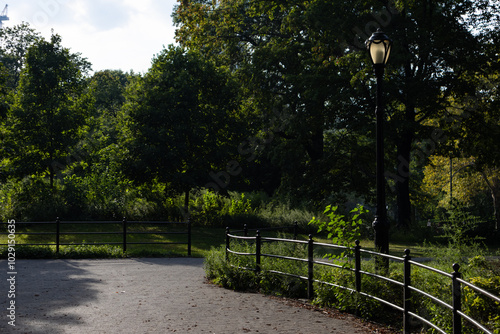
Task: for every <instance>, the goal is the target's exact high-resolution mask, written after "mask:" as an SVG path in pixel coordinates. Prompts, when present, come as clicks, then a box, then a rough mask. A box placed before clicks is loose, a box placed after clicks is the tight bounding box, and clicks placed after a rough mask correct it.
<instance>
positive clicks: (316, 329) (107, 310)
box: [0, 258, 388, 334]
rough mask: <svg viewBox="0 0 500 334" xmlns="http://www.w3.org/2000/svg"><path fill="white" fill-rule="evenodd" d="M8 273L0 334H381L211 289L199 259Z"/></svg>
mask: <svg viewBox="0 0 500 334" xmlns="http://www.w3.org/2000/svg"><path fill="white" fill-rule="evenodd" d="M15 270H16V274H15V275H13V276H15V277H14V278H15V285H14V286H11V285H10V283H13V281H11V282H9V281H8V279H9V278H11V276H12V275H8V272H9V269H8V267H7V261H5V260H0V279H1V282H0V316H1V317H0V333H23V334H24V333H36V334H47V333H51V334H58V333H85V334H90V333H125V334H128V333H130V334H138V333H228V334H229V333H230V334H239V333H304V334H305V333H307V334H309V333H311V334H312V333H315V334H316V333H346V334H353V333H363V334H364V333H380V329H377V328H375V327H374V326H372V325H369V324H365V323H363V322H362V321H360V320H359V319H356V318H354V317H351V316H346V315H343V316H341V317H332V316H331V315H328V314H326V312H318V311H315V310H313V309H311V308H305V307H300V306H297V305H292V304H293V303H289V302H286V301H283V300H280V299H278V298H270V297H266V296H263V295H260V294H253V293H237V292H233V291H229V290H225V289H222V288H219V287H216V286H214V285H212V284H209V283H207V282H206V280H205V279H204V271H203V259H194V258H173V259H172V258H167V259H164V258H162V259H119V260H17V262H16V268H15ZM12 288H15V297H13V296H12V295H11V296H10V297H9V290H10V289H12ZM12 301H15V304H14V305H15V327H13V326H11V325H9V323H8V322H9V321H11V319H9V317H8V315H9V312H10V311H9V310H7V308H8V307H9V305H10V302H12ZM384 332H385V331H384ZM385 333H388V332H385Z"/></svg>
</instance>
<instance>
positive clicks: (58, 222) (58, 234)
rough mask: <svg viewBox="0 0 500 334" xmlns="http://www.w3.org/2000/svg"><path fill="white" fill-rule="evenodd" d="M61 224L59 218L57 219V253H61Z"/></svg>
mask: <svg viewBox="0 0 500 334" xmlns="http://www.w3.org/2000/svg"><path fill="white" fill-rule="evenodd" d="M60 225H61V222H60V221H59V217H57V218H56V253H59V236H60V232H61V227H60Z"/></svg>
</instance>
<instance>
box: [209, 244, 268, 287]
mask: <svg viewBox="0 0 500 334" xmlns="http://www.w3.org/2000/svg"><path fill="white" fill-rule="evenodd" d="M235 249H238V250H239V251H244V250H245V249H246V250H248V249H249V246H248V245H245V244H240V245H239V247H236V248H235ZM254 267H255V261H253V263H252V259H250V258H249V257H239V258H235V259H234V261H232V262H227V261H226V260H225V247H222V246H221V247H219V248H217V249H216V248H212V249H211V250H210V252H209V253H208V254H207V256H206V257H205V273H206V276H207V278H208V279H210V280H213V282H214V283H216V284H219V285H221V286H223V287H225V288H229V289H233V290H242V291H252V290H255V289H256V288H257V286H258V278H257V275H255V273H254V272H253V271H251V270H242V269H240V268H254Z"/></svg>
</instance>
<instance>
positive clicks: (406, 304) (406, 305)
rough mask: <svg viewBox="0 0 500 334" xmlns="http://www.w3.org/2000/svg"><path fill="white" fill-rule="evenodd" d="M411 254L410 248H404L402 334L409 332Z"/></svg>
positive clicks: (408, 333)
mask: <svg viewBox="0 0 500 334" xmlns="http://www.w3.org/2000/svg"><path fill="white" fill-rule="evenodd" d="M410 260H411V256H410V250H409V249H405V256H404V268H403V270H404V278H403V284H404V285H403V286H404V288H403V310H404V311H403V331H404V334H410V314H409V313H408V312H410V310H411V307H412V305H411V290H410V285H411V264H410Z"/></svg>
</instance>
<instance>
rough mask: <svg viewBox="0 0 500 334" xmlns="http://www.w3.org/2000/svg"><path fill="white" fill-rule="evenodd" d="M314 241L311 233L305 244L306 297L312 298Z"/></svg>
mask: <svg viewBox="0 0 500 334" xmlns="http://www.w3.org/2000/svg"><path fill="white" fill-rule="evenodd" d="M313 248H314V242H313V237H312V234H309V242H308V244H307V265H308V266H307V298H309V299H310V300H311V299H313V298H314V290H313V289H314V287H313V279H314V276H313V275H314V249H313Z"/></svg>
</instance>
